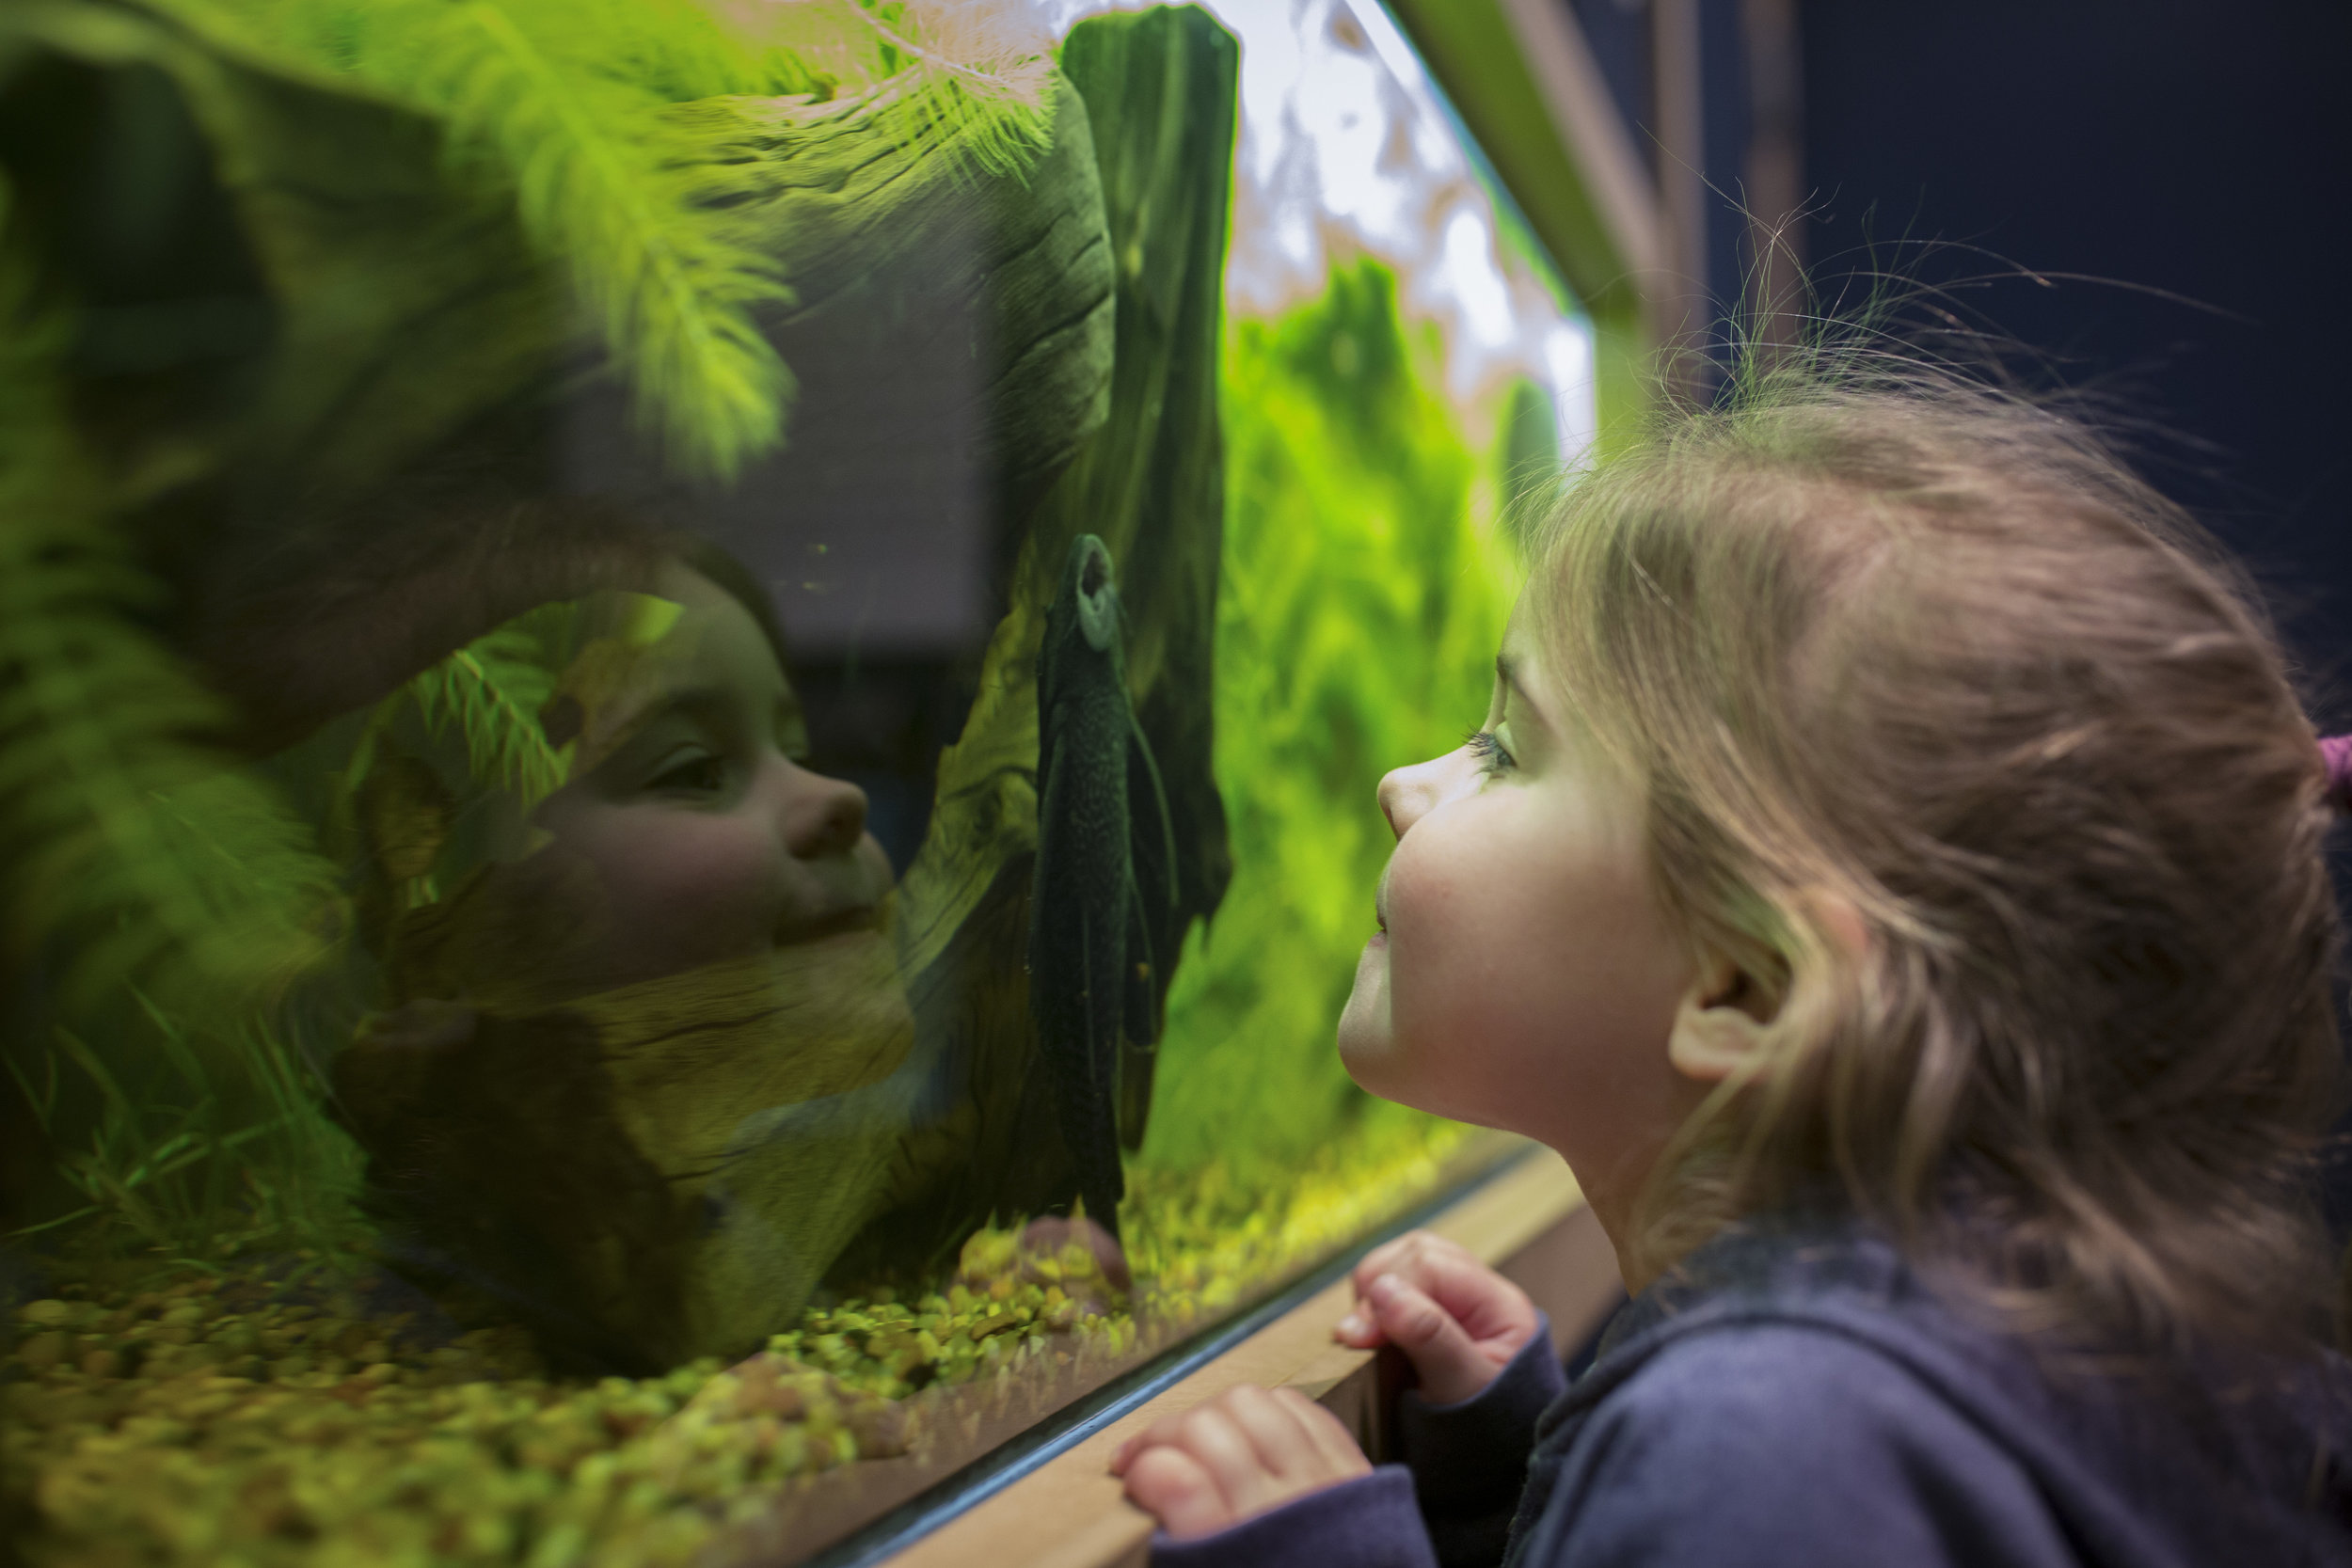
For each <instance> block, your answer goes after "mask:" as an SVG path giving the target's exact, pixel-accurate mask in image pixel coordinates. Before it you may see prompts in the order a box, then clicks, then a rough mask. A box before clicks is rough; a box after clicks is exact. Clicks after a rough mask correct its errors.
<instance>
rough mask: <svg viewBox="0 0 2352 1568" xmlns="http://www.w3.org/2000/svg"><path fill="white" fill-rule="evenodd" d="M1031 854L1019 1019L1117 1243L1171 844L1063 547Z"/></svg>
mask: <svg viewBox="0 0 2352 1568" xmlns="http://www.w3.org/2000/svg"><path fill="white" fill-rule="evenodd" d="M1037 720H1038V795H1039V799H1038V835H1037V836H1038V844H1037V873H1036V880H1035V882H1034V884H1033V885H1032V887H1031V889H1030V895H1029V911H1030V912H1029V1016H1030V1018H1031V1019H1032V1020H1033V1021H1034V1022H1036V1025H1037V1035H1038V1044H1039V1049H1040V1051H1041V1054H1042V1056H1043V1058H1044V1061H1045V1066H1046V1069H1047V1071H1049V1072H1050V1073H1052V1074H1053V1083H1054V1098H1055V1104H1056V1107H1057V1110H1058V1112H1059V1114H1060V1118H1061V1130H1062V1139H1063V1141H1064V1142H1065V1143H1067V1144H1068V1145H1069V1146H1070V1152H1071V1157H1072V1158H1073V1160H1074V1161H1075V1162H1076V1164H1077V1168H1078V1191H1079V1194H1080V1196H1083V1197H1084V1198H1085V1199H1086V1207H1087V1212H1088V1214H1089V1216H1091V1217H1092V1218H1094V1219H1096V1220H1099V1221H1100V1222H1102V1224H1103V1225H1104V1226H1105V1227H1108V1228H1109V1230H1110V1232H1111V1234H1112V1235H1113V1236H1117V1235H1118V1234H1119V1200H1120V1198H1121V1197H1123V1196H1125V1195H1126V1191H1127V1179H1126V1174H1125V1172H1124V1171H1122V1170H1121V1169H1120V1163H1119V1149H1120V1145H1121V1144H1124V1145H1125V1146H1126V1147H1127V1148H1138V1147H1140V1146H1141V1144H1142V1142H1143V1130H1144V1124H1145V1121H1146V1119H1147V1118H1148V1117H1149V1116H1150V1114H1151V1109H1152V1063H1153V1060H1154V1056H1155V1054H1156V1053H1157V1050H1158V1047H1159V1038H1160V1021H1161V1007H1162V1005H1163V1003H1164V1001H1165V999H1166V996H1167V991H1168V986H1167V981H1166V976H1165V972H1164V966H1166V965H1168V964H1171V963H1173V962H1174V959H1175V954H1174V953H1173V952H1163V951H1159V950H1158V948H1162V947H1172V945H1173V943H1174V942H1175V940H1176V937H1177V934H1178V922H1177V920H1176V919H1175V909H1176V875H1175V873H1176V848H1175V842H1176V841H1175V832H1174V828H1173V825H1172V824H1171V822H1170V820H1169V817H1168V797H1167V793H1166V791H1164V790H1163V789H1162V788H1161V787H1160V773H1159V767H1158V765H1157V764H1156V763H1154V762H1153V761H1152V748H1151V747H1150V745H1149V744H1147V743H1146V742H1145V740H1144V737H1143V731H1142V729H1141V728H1140V727H1138V726H1137V724H1136V716H1135V710H1134V709H1133V708H1132V707H1131V706H1130V705H1129V704H1128V701H1127V676H1126V659H1125V657H1124V650H1123V648H1122V646H1121V626H1120V609H1119V590H1118V589H1117V588H1115V587H1114V586H1113V585H1112V582H1111V556H1110V551H1109V550H1108V549H1106V548H1105V547H1104V544H1103V541H1102V540H1100V539H1098V538H1096V537H1095V536H1094V535H1093V534H1091V533H1082V534H1080V535H1079V536H1078V537H1077V538H1076V539H1074V540H1073V541H1072V542H1071V546H1070V560H1069V563H1068V565H1067V566H1066V567H1065V568H1064V569H1063V572H1062V583H1061V591H1060V592H1059V593H1058V594H1056V595H1055V597H1054V602H1053V604H1052V605H1051V606H1050V607H1049V608H1048V609H1047V610H1046V612H1045V639H1044V643H1043V646H1042V647H1041V649H1040V650H1039V656H1038V675H1037Z"/></svg>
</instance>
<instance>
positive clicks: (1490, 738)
mask: <svg viewBox="0 0 2352 1568" xmlns="http://www.w3.org/2000/svg"><path fill="white" fill-rule="evenodd" d="M1462 744H1463V745H1465V746H1467V747H1469V748H1470V755H1471V756H1473V757H1475V758H1477V759H1478V770H1479V771H1480V772H1482V773H1500V772H1502V770H1503V769H1504V768H1515V767H1517V766H1518V759H1517V758H1516V757H1514V756H1512V755H1511V753H1510V752H1507V751H1505V750H1504V749H1503V746H1502V739H1501V738H1500V737H1499V736H1496V734H1495V732H1494V731H1492V730H1472V731H1470V734H1469V735H1468V736H1464V737H1463V740H1462Z"/></svg>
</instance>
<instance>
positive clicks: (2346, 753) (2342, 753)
mask: <svg viewBox="0 0 2352 1568" xmlns="http://www.w3.org/2000/svg"><path fill="white" fill-rule="evenodd" d="M2319 759H2320V761H2322V762H2324V763H2326V764H2327V765H2328V804H2330V805H2332V806H2334V807H2335V808H2336V810H2338V811H2342V812H2352V735H2330V736H2321V737H2320V741H2319Z"/></svg>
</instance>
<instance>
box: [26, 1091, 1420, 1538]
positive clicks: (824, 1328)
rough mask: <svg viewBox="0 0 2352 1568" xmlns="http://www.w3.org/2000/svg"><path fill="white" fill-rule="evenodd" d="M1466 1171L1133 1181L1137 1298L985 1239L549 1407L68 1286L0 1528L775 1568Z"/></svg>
mask: <svg viewBox="0 0 2352 1568" xmlns="http://www.w3.org/2000/svg"><path fill="white" fill-rule="evenodd" d="M1461 1143H1462V1140H1461V1137H1460V1135H1459V1134H1458V1132H1455V1130H1453V1129H1450V1128H1441V1129H1438V1130H1435V1131H1433V1132H1431V1133H1430V1134H1429V1136H1428V1137H1427V1138H1426V1139H1417V1140H1414V1141H1413V1143H1412V1145H1411V1146H1410V1147H1409V1148H1397V1147H1394V1144H1393V1141H1391V1147H1389V1148H1386V1149H1385V1150H1383V1151H1379V1152H1375V1151H1373V1150H1357V1151H1353V1152H1349V1151H1337V1152H1334V1153H1333V1154H1332V1155H1331V1156H1329V1157H1328V1158H1327V1160H1325V1161H1324V1162H1322V1163H1321V1164H1320V1165H1319V1167H1318V1168H1317V1169H1316V1170H1313V1171H1310V1172H1307V1173H1304V1174H1302V1175H1298V1176H1295V1177H1294V1178H1292V1179H1290V1180H1287V1181H1286V1182H1285V1183H1284V1190H1283V1191H1282V1192H1281V1193H1280V1194H1279V1195H1273V1194H1266V1193H1259V1192H1251V1191H1248V1190H1246V1189H1245V1188H1244V1187H1243V1186H1242V1185H1241V1184H1238V1183H1236V1182H1234V1181H1232V1180H1231V1179H1230V1178H1228V1177H1227V1176H1226V1175H1225V1174H1224V1173H1223V1172H1221V1171H1220V1170H1216V1169H1212V1170H1210V1171H1207V1172H1195V1173H1186V1174H1184V1175H1183V1176H1173V1175H1168V1174H1164V1173H1152V1172H1138V1173H1137V1174H1136V1180H1135V1183H1134V1185H1135V1193H1134V1196H1133V1197H1132V1198H1131V1202H1130V1204H1129V1206H1128V1209H1127V1211H1126V1212H1124V1214H1123V1218H1124V1220H1125V1224H1126V1229H1127V1232H1128V1238H1129V1245H1130V1257H1131V1260H1132V1261H1133V1263H1134V1264H1135V1267H1136V1279H1137V1284H1136V1288H1135V1289H1134V1290H1133V1291H1122V1290H1120V1289H1119V1288H1118V1287H1117V1286H1116V1285H1114V1284H1113V1283H1112V1281H1111V1280H1109V1279H1106V1278H1105V1277H1104V1272H1103V1269H1102V1266H1101V1264H1100V1262H1099V1260H1098V1259H1097V1258H1096V1257H1095V1255H1094V1254H1093V1253H1092V1252H1090V1251H1089V1248H1088V1247H1087V1246H1085V1245H1083V1244H1080V1243H1077V1242H1074V1241H1072V1240H1070V1239H1069V1238H1068V1237H1067V1236H1066V1235H1062V1234H1059V1233H1057V1232H1054V1231H1051V1230H1046V1231H1032V1232H1030V1233H1028V1234H1027V1235H1026V1236H1024V1235H1023V1234H1020V1233H1015V1232H1012V1231H1002V1230H985V1231H981V1232H979V1233H978V1234H977V1235H975V1236H974V1237H973V1238H972V1239H971V1241H970V1242H969V1243H967V1244H966V1245H965V1247H964V1249H963V1256H962V1259H961V1261H960V1263H959V1266H958V1268H957V1271H956V1274H955V1276H954V1277H953V1278H952V1279H950V1280H946V1281H942V1282H940V1285H939V1288H938V1289H937V1290H935V1291H928V1292H925V1293H922V1294H919V1295H915V1296H914V1297H913V1298H912V1299H902V1298H900V1297H898V1296H897V1295H894V1294H893V1293H892V1292H890V1291H877V1292H875V1293H874V1294H872V1295H870V1296H868V1297H866V1298H864V1299H859V1300H850V1301H842V1302H839V1303H836V1304H834V1305H832V1306H830V1307H822V1308H816V1309H812V1310H811V1311H809V1312H808V1313H807V1314H806V1315H805V1317H804V1318H803V1322H802V1323H801V1325H800V1326H799V1327H798V1328H797V1329H795V1330H793V1331H792V1332H790V1333H787V1334H780V1335H777V1336H776V1337H775V1338H772V1339H771V1341H770V1342H769V1345H768V1348H767V1349H766V1350H764V1351H762V1352H761V1353H759V1354H755V1355H753V1356H751V1357H750V1358H748V1359H746V1360H744V1361H741V1362H739V1363H737V1364H735V1365H734V1366H732V1367H723V1366H722V1365H721V1364H720V1363H719V1362H717V1361H715V1360H713V1361H700V1362H695V1363H691V1364H690V1365H688V1366H684V1367H680V1368H678V1369H676V1370H673V1371H671V1372H670V1373H668V1374H667V1375H666V1376H662V1377H656V1378H614V1377H608V1378H604V1379H601V1380H595V1381H590V1380H583V1379H558V1378H552V1377H550V1376H548V1374H547V1372H546V1371H545V1370H543V1369H542V1368H541V1367H540V1365H539V1363H538V1360H537V1357H536V1355H535V1354H534V1353H533V1352H532V1348H531V1344H530V1341H529V1339H528V1338H527V1337H526V1336H525V1335H523V1334H522V1333H521V1332H520V1331H519V1330H516V1329H511V1328H508V1329H481V1330H476V1331H474V1332H471V1333H468V1334H464V1335H462V1336H459V1337H457V1338H455V1339H454V1340H453V1341H450V1342H445V1343H441V1344H439V1345H437V1347H435V1348H430V1349H422V1348H418V1344H419V1340H418V1338H417V1336H416V1334H415V1333H414V1329H415V1325H414V1323H411V1322H409V1321H407V1320H406V1319H405V1317H404V1315H402V1314H398V1313H395V1314H392V1315H390V1316H384V1315H379V1314H371V1313H370V1312H369V1311H368V1310H367V1309H366V1305H365V1304H364V1303H363V1302H362V1301H361V1300H360V1299H358V1297H357V1296H356V1295H354V1294H352V1293H351V1292H348V1291H345V1292H342V1293H340V1294H339V1293H338V1292H335V1291H325V1292H320V1291H311V1292H309V1293H308V1297H307V1299H293V1300H290V1299H287V1296H288V1294H289V1292H287V1291H285V1290H284V1289H283V1288H282V1287H280V1286H274V1285H272V1284H270V1283H269V1282H268V1280H267V1279H266V1278H265V1277H264V1276H263V1275H261V1274H260V1273H257V1272H256V1271H254V1270H252V1269H250V1268H246V1269H243V1270H241V1269H240V1268H239V1267H238V1266H237V1265H236V1264H234V1263H231V1264H230V1265H229V1266H228V1267H227V1268H226V1269H225V1270H221V1271H218V1272H211V1273H199V1272H196V1271H195V1270H194V1269H193V1268H192V1267H189V1266H186V1265H183V1266H181V1267H180V1268H179V1269H177V1270H176V1271H175V1270H172V1269H168V1268H160V1269H159V1271H158V1273H157V1275H154V1276H151V1277H150V1278H149V1279H147V1280H144V1281H141V1282H139V1285H138V1288H136V1289H132V1288H128V1287H125V1286H122V1285H120V1284H119V1283H118V1284H116V1285H113V1286H108V1285H105V1284H102V1283H100V1282H99V1281H100V1280H101V1278H102V1277H103V1276H102V1275H98V1274H92V1275H89V1276H88V1277H87V1279H85V1280H84V1281H83V1282H80V1283H68V1282H61V1283H58V1284H57V1285H56V1291H57V1293H56V1295H54V1296H50V1297H46V1298H44V1299H40V1300H36V1301H32V1302H27V1303H23V1304H21V1305H19V1306H17V1307H15V1308H14V1309H13V1317H14V1320H15V1323H14V1325H13V1326H14V1330H15V1342H14V1345H13V1347H12V1351H11V1354H10V1355H9V1358H8V1362H7V1363H6V1364H5V1370H0V1378H4V1379H5V1386H0V1398H5V1401H6V1404H5V1421H6V1427H5V1434H6V1437H5V1440H6V1447H5V1450H0V1508H5V1510H6V1517H5V1518H0V1528H7V1529H8V1531H9V1532H10V1533H11V1534H12V1535H14V1536H15V1537H16V1539H17V1540H18V1541H19V1542H20V1544H21V1546H20V1549H21V1550H22V1551H23V1552H24V1556H25V1558H26V1560H27V1561H28V1563H30V1564H32V1565H34V1568H69V1565H70V1568H114V1565H118V1564H119V1565H124V1568H129V1565H133V1564H138V1565H146V1564H171V1565H175V1568H176V1565H180V1564H199V1563H200V1564H204V1565H206V1568H214V1565H219V1568H235V1565H241V1564H251V1565H254V1568H265V1565H276V1564H280V1563H283V1564H289V1565H292V1564H297V1563H299V1564H303V1565H305V1568H343V1565H351V1568H359V1565H365V1568H392V1565H405V1564H411V1563H413V1564H417V1565H419V1568H424V1565H427V1564H431V1565H435V1568H439V1565H444V1564H448V1565H456V1564H476V1563H480V1564H523V1565H525V1568H561V1565H564V1564H570V1563H576V1562H586V1561H590V1560H593V1561H595V1562H596V1563H597V1564H599V1565H606V1564H612V1565H619V1568H634V1565H639V1564H644V1565H653V1564H670V1563H678V1564H686V1563H701V1562H724V1561H727V1560H732V1559H737V1558H740V1557H742V1556H744V1555H745V1554H746V1553H747V1552H749V1551H753V1550H755V1549H756V1550H757V1551H758V1552H759V1553H760V1554H761V1555H770V1554H772V1552H773V1551H774V1549H775V1548H776V1547H777V1546H778V1545H779V1544H784V1545H787V1546H788V1545H789V1544H790V1543H789V1541H788V1539H787V1541H786V1542H783V1543H780V1542H779V1541H778V1540H777V1530H778V1525H777V1521H778V1519H779V1518H780V1517H784V1518H790V1517H796V1516H805V1517H818V1516H822V1515H823V1514H824V1513H826V1511H825V1510H824V1509H823V1508H822V1507H821V1506H818V1507H816V1508H815V1513H811V1512H810V1510H811V1508H812V1505H821V1504H822V1502H823V1501H824V1495H825V1492H826V1490H827V1488H828V1486H829V1484H831V1483H832V1482H833V1481H834V1476H837V1475H840V1474H841V1473H842V1467H844V1466H853V1467H855V1468H858V1469H863V1468H866V1467H867V1466H866V1465H864V1464H862V1463H861V1462H872V1461H895V1462H896V1463H897V1464H898V1465H899V1466H900V1468H902V1469H908V1470H910V1473H913V1472H920V1474H919V1475H917V1476H916V1479H915V1481H914V1482H911V1483H909V1484H907V1485H901V1486H898V1487H896V1488H895V1490H900V1491H906V1490H912V1489H913V1485H914V1484H917V1483H919V1481H921V1480H924V1479H929V1478H930V1477H932V1476H936V1475H940V1474H944V1473H946V1471H947V1470H949V1469H952V1468H953V1467H955V1466H957V1465H961V1464H962V1463H964V1462H966V1461H968V1460H969V1459H970V1458H972V1457H974V1455H975V1453H976V1452H977V1448H978V1447H984V1446H985V1444H986V1443H987V1442H993V1441H994V1440H996V1439H997V1437H998V1436H999V1435H1001V1433H1002V1430H1003V1429H1004V1426H1005V1424H1006V1419H1007V1418H1015V1419H1021V1420H1025V1419H1029V1418H1034V1415H1035V1414H1041V1413H1043V1412H1044V1411H1045V1410H1049V1409H1050V1408H1052V1406H1053V1405H1054V1404H1056V1403H1058V1402H1061V1401H1062V1400H1063V1399H1066V1398H1068V1397H1070V1395H1071V1394H1073V1393H1074V1392H1076V1391H1078V1390H1079V1389H1080V1388H1082V1387H1084V1386H1090V1385H1093V1384H1098V1383H1100V1382H1101V1381H1102V1379H1103V1378H1104V1377H1106V1376H1110V1375H1115V1374H1116V1373H1117V1372H1118V1371H1119V1370H1121V1369H1123V1368H1124V1367H1127V1366H1132V1365H1135V1364H1136V1363H1137V1362H1139V1361H1140V1360H1142V1359H1144V1358H1146V1357H1148V1356H1150V1355H1152V1354H1156V1353H1157V1352H1158V1350H1159V1349H1161V1348H1163V1347H1165V1346H1166V1345H1167V1344H1169V1343H1172V1342H1173V1341H1175V1340H1177V1339H1179V1338H1183V1337H1184V1335H1185V1334H1187V1333H1189V1332H1190V1331H1191V1330H1192V1329H1194V1328H1195V1327H1197V1326H1198V1325H1199V1324H1200V1323H1202V1322H1203V1321H1204V1320H1207V1319H1212V1318H1215V1317H1217V1316H1221V1315H1223V1314H1224V1313H1225V1312H1227V1311H1229V1310H1231V1309H1232V1307H1234V1306H1236V1305H1238V1304H1239V1303H1240V1302H1241V1301H1242V1300H1243V1299H1245V1298H1246V1297H1247V1296H1248V1295H1251V1294H1255V1293H1256V1292H1257V1291H1260V1290H1263V1288H1264V1287H1265V1286H1266V1285H1267V1284H1268V1283H1269V1282H1271V1281H1272V1280H1274V1279H1276V1278H1278V1277H1279V1275H1283V1274H1285V1273H1288V1272H1291V1271H1292V1270H1295V1268H1296V1267H1298V1266H1299V1265H1301V1264H1302V1263H1305V1262H1307V1261H1309V1260H1311V1259H1312V1258H1314V1257H1317V1256H1321V1255H1325V1254H1327V1252H1328V1251H1329V1250H1330V1248H1331V1247H1332V1246H1333V1245H1334V1244H1336V1243H1339V1242H1340V1241H1342V1240H1343V1239H1344V1238H1346V1237H1348V1236H1351V1235H1355V1234H1359V1233H1361V1232H1362V1231H1363V1230H1364V1229H1365V1228H1366V1227H1367V1226H1368V1225H1370V1224H1374V1223H1376V1222H1377V1221H1378V1220H1379V1219H1380V1218H1381V1217H1383V1216H1384V1215H1385V1214H1387V1213H1391V1212H1395V1210H1396V1209H1397V1208H1398V1207H1399V1206H1400V1205H1402V1204H1404V1203H1407V1202H1410V1201H1411V1200H1412V1199H1413V1198H1414V1197H1416V1196H1420V1195H1422V1194H1423V1193H1426V1192H1427V1191H1429V1190H1430V1188H1431V1187H1432V1186H1433V1185H1434V1184H1435V1183H1436V1182H1437V1181H1438V1180H1439V1179H1440V1176H1441V1174H1442V1169H1441V1167H1442V1166H1443V1165H1444V1164H1446V1163H1447V1161H1448V1158H1449V1156H1450V1155H1453V1154H1454V1153H1456V1152H1458V1151H1459V1149H1460V1146H1461ZM1056 1243H1059V1244H1056ZM68 1277H69V1276H68V1275H65V1274H64V1273H63V1272H62V1271H61V1272H60V1275H58V1278H59V1279H60V1281H64V1280H66V1279H67V1278H68ZM894 1473H895V1472H894ZM780 1511H781V1512H780ZM834 1512H836V1513H837V1512H838V1511H837V1510H835V1511H834ZM798 1528H799V1527H792V1528H787V1532H786V1533H787V1537H788V1536H790V1535H791V1534H793V1533H795V1532H796V1531H797V1530H798ZM829 1532H830V1531H829Z"/></svg>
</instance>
